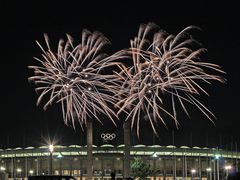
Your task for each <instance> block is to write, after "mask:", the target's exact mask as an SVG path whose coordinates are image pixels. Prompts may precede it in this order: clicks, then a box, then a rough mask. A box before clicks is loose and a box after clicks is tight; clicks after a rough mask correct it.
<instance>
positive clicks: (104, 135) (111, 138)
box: [101, 133, 116, 141]
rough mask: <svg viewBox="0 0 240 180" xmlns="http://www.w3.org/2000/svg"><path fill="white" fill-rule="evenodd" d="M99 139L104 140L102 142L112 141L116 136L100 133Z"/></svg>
mask: <svg viewBox="0 0 240 180" xmlns="http://www.w3.org/2000/svg"><path fill="white" fill-rule="evenodd" d="M101 138H102V139H103V140H104V141H107V140H110V141H111V140H113V139H115V138H116V134H115V133H112V134H110V133H102V134H101Z"/></svg>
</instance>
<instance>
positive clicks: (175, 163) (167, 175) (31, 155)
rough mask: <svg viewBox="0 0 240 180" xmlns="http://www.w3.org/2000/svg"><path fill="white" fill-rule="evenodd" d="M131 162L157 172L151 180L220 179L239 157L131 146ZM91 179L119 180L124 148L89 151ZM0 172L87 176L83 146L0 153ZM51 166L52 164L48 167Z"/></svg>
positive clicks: (212, 150) (217, 152)
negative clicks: (139, 161) (113, 175)
mask: <svg viewBox="0 0 240 180" xmlns="http://www.w3.org/2000/svg"><path fill="white" fill-rule="evenodd" d="M130 154H131V161H133V158H134V157H141V158H142V159H143V160H144V161H145V162H146V163H148V164H150V166H151V167H152V168H153V169H155V170H157V174H156V175H155V176H154V177H150V178H151V179H152V180H153V179H154V180H173V179H177V180H180V179H181V180H183V179H184V180H187V179H201V180H208V179H214V180H219V179H224V177H225V176H226V175H227V174H228V173H230V171H233V170H236V171H238V161H239V160H240V153H238V152H237V151H224V150H222V149H216V148H207V147H205V148H199V147H192V148H190V147H187V146H181V147H175V146H173V145H169V146H160V145H152V146H146V145H140V144H139V145H134V146H132V147H131V150H130ZM93 157H94V162H93V174H94V179H96V180H98V179H105V180H107V179H110V173H111V172H113V171H114V172H115V173H116V177H117V178H120V179H121V178H123V161H124V145H118V146H113V145H110V144H104V145H101V146H94V147H93ZM0 159H1V160H0V171H1V174H5V175H6V176H7V177H8V178H9V179H24V178H26V177H27V176H29V175H40V174H48V173H49V172H50V166H52V168H53V172H54V174H64V175H73V176H75V177H76V178H77V179H78V180H85V178H86V173H87V148H86V146H79V145H71V146H60V145H56V146H54V152H53V154H52V156H51V153H50V152H49V148H48V146H41V147H38V148H35V147H26V148H20V147H18V148H7V149H0ZM51 162H52V163H51Z"/></svg>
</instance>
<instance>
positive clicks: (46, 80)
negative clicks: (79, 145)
mask: <svg viewBox="0 0 240 180" xmlns="http://www.w3.org/2000/svg"><path fill="white" fill-rule="evenodd" d="M44 37H45V42H46V45H47V50H45V49H44V48H43V46H42V45H40V43H38V42H37V44H38V46H39V47H40V48H41V50H42V57H41V58H35V59H36V60H37V61H38V62H39V63H40V65H39V66H29V68H30V69H33V70H34V76H32V77H30V78H29V80H30V81H33V82H34V83H35V84H36V85H37V86H38V87H37V88H36V92H37V93H39V97H38V100H37V105H38V104H39V103H41V102H42V101H46V102H45V105H44V109H46V108H47V107H48V106H49V105H51V104H52V103H53V102H56V103H61V107H62V113H63V119H64V121H65V123H66V124H68V123H72V124H73V127H74V123H75V121H79V123H80V125H81V126H82V125H83V124H86V121H87V119H88V118H90V119H91V118H96V119H97V120H98V121H100V122H101V120H100V119H99V114H104V115H106V116H108V117H109V118H110V119H111V120H112V121H113V123H114V124H115V122H114V119H113V117H114V116H115V113H114V111H113V109H111V108H109V106H113V104H115V102H116V98H115V96H113V94H116V92H115V91H116V89H114V87H115V86H114V83H115V82H114V81H115V80H116V79H117V78H116V77H115V75H114V74H110V75H109V74H107V73H106V72H105V71H109V68H110V69H111V68H112V67H114V66H116V65H118V64H119V63H118V62H117V61H116V60H117V59H119V58H121V57H122V52H117V53H115V54H113V55H111V56H108V55H107V54H105V53H103V52H102V49H103V48H104V47H105V46H106V45H107V44H109V41H108V39H107V38H106V37H104V36H103V35H102V34H101V33H99V32H93V33H92V32H89V31H87V30H83V32H82V39H81V43H79V44H77V45H76V46H74V42H73V39H72V37H71V36H69V35H67V41H66V42H64V40H60V41H59V43H58V48H57V51H56V52H54V51H53V50H51V48H50V45H49V39H48V36H47V35H44ZM106 69H108V70H106Z"/></svg>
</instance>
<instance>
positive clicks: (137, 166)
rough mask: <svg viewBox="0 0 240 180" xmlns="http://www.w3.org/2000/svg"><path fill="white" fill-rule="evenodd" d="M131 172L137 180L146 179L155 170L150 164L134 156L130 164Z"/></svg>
mask: <svg viewBox="0 0 240 180" xmlns="http://www.w3.org/2000/svg"><path fill="white" fill-rule="evenodd" d="M131 169H132V174H133V176H134V177H136V178H138V179H139V180H144V179H147V177H148V176H153V175H154V174H155V173H156V172H155V171H154V170H152V169H151V167H150V164H146V163H144V162H143V161H142V159H141V158H140V157H135V158H134V162H133V163H132V165H131Z"/></svg>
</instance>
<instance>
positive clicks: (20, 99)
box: [0, 0, 240, 148]
mask: <svg viewBox="0 0 240 180" xmlns="http://www.w3.org/2000/svg"><path fill="white" fill-rule="evenodd" d="M76 2H79V3H76ZM229 2H230V1H229ZM237 7H238V6H237V5H236V4H230V3H220V2H218V3H215V4H209V3H206V2H204V1H189V2H187V1H182V2H181V4H180V3H176V2H175V1H168V3H166V2H165V3H163V2H162V1H149V0H148V1H142V2H140V1H139V2H138V3H132V4H131V3H127V2H123V1H122V2H117V1H114V3H111V4H106V3H105V4H100V3H97V4H96V3H95V2H93V1H91V2H88V3H86V2H84V1H75V3H73V2H71V1H64V3H62V2H59V1H55V2H53V1H52V3H51V4H49V3H45V2H43V1H33V2H30V1H29V2H26V1H18V2H17V3H16V2H13V1H3V2H2V3H1V5H0V8H1V28H0V31H1V34H0V36H1V48H0V50H1V55H0V59H1V71H0V73H1V101H0V105H1V108H0V111H1V118H0V121H1V123H0V145H1V147H2V148H6V147H16V146H23V147H25V146H29V145H33V146H40V145H42V144H43V143H45V142H44V138H46V137H48V136H49V137H51V138H53V137H54V136H55V137H56V138H58V139H59V142H58V143H60V144H66V145H67V144H81V143H84V139H85V134H84V133H82V132H81V130H80V129H79V128H77V129H76V130H75V131H74V130H73V129H72V128H71V127H67V126H66V125H64V123H63V120H62V117H61V111H60V109H59V107H58V106H57V105H56V106H55V105H54V106H53V107H50V108H49V109H48V110H47V111H46V112H44V111H43V110H42V106H39V107H36V99H37V96H36V94H35V91H34V87H35V86H34V85H33V84H30V83H29V82H28V77H29V76H31V75H32V72H31V71H30V70H29V69H28V68H27V66H28V65H34V64H36V61H35V60H34V59H33V57H34V56H37V57H39V56H40V50H39V48H38V47H37V45H36V43H35V40H39V41H40V42H43V33H47V34H48V35H49V37H50V39H51V40H52V42H53V44H54V43H55V44H56V42H57V41H58V40H59V38H62V37H65V34H66V33H69V34H71V35H72V36H73V37H74V39H75V40H76V41H77V39H78V37H80V35H81V31H82V29H83V28H86V29H89V30H91V31H93V30H98V31H100V32H102V33H103V34H104V35H106V36H107V37H108V38H109V39H110V40H111V42H112V50H113V51H115V50H119V49H121V48H126V47H128V46H129V39H130V38H132V37H133V36H135V35H136V33H137V30H138V27H139V25H140V24H141V23H147V22H155V23H156V24H158V25H159V26H160V27H161V28H162V29H164V30H166V31H167V32H169V33H174V34H176V33H177V32H179V31H180V30H182V29H183V28H185V27H186V26H189V25H196V26H199V27H200V28H201V29H202V31H201V32H198V33H196V38H197V39H198V40H199V41H200V42H201V43H202V44H203V45H204V47H206V48H207V49H208V52H207V54H206V57H207V59H208V60H209V62H213V63H216V64H219V65H220V66H221V67H222V68H223V69H224V70H225V71H226V72H227V73H226V75H225V76H224V77H225V78H227V83H226V84H218V83H214V86H212V87H209V88H208V90H209V92H210V95H211V96H210V97H207V98H206V97H203V98H202V101H203V102H204V103H205V104H206V105H207V106H208V107H209V108H210V109H211V110H212V111H213V112H214V114H215V115H216V116H217V120H216V121H215V124H216V126H213V125H212V124H211V123H210V122H209V121H208V120H207V118H206V117H204V116H203V115H202V114H201V113H200V112H199V111H197V110H194V109H191V110H190V111H191V112H190V114H191V119H188V118H187V117H185V116H180V117H179V121H180V123H181V127H180V129H179V130H178V131H176V129H175V128H171V127H170V128H169V129H168V130H166V129H164V128H161V133H160V138H159V139H157V140H156V139H155V143H160V144H162V145H166V144H171V143H172V140H171V135H172V130H175V144H176V145H178V146H179V145H191V144H192V145H198V146H201V147H203V146H206V145H209V146H212V147H216V146H220V147H223V148H230V147H231V146H232V142H238V143H240V133H239V126H240V122H239V102H240V95H239V89H238V86H239V85H238V84H239V77H240V70H239V64H240V62H239V61H240V59H239V56H238V54H239V47H240V38H239V32H240V29H239V19H238V17H240V16H239V10H238V9H237ZM96 127H97V128H95V129H96V130H95V136H97V135H96V134H97V133H96V132H97V129H101V130H99V131H100V132H107V131H108V129H111V130H114V131H120V130H119V129H121V126H120V127H118V128H113V127H112V126H111V125H106V126H105V128H103V127H101V126H100V125H99V124H97V125H96ZM99 127H100V128H99ZM111 130H109V131H111ZM98 134H99V133H98ZM120 134H121V133H120ZM119 136H120V135H119ZM151 137H152V132H151V130H149V129H148V128H146V129H143V130H142V138H141V143H146V144H148V143H152V141H149V139H151ZM120 139H121V138H120ZM133 139H134V140H133V142H134V143H137V140H136V138H133ZM190 139H192V143H191V140H190ZM119 141H121V140H119Z"/></svg>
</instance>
